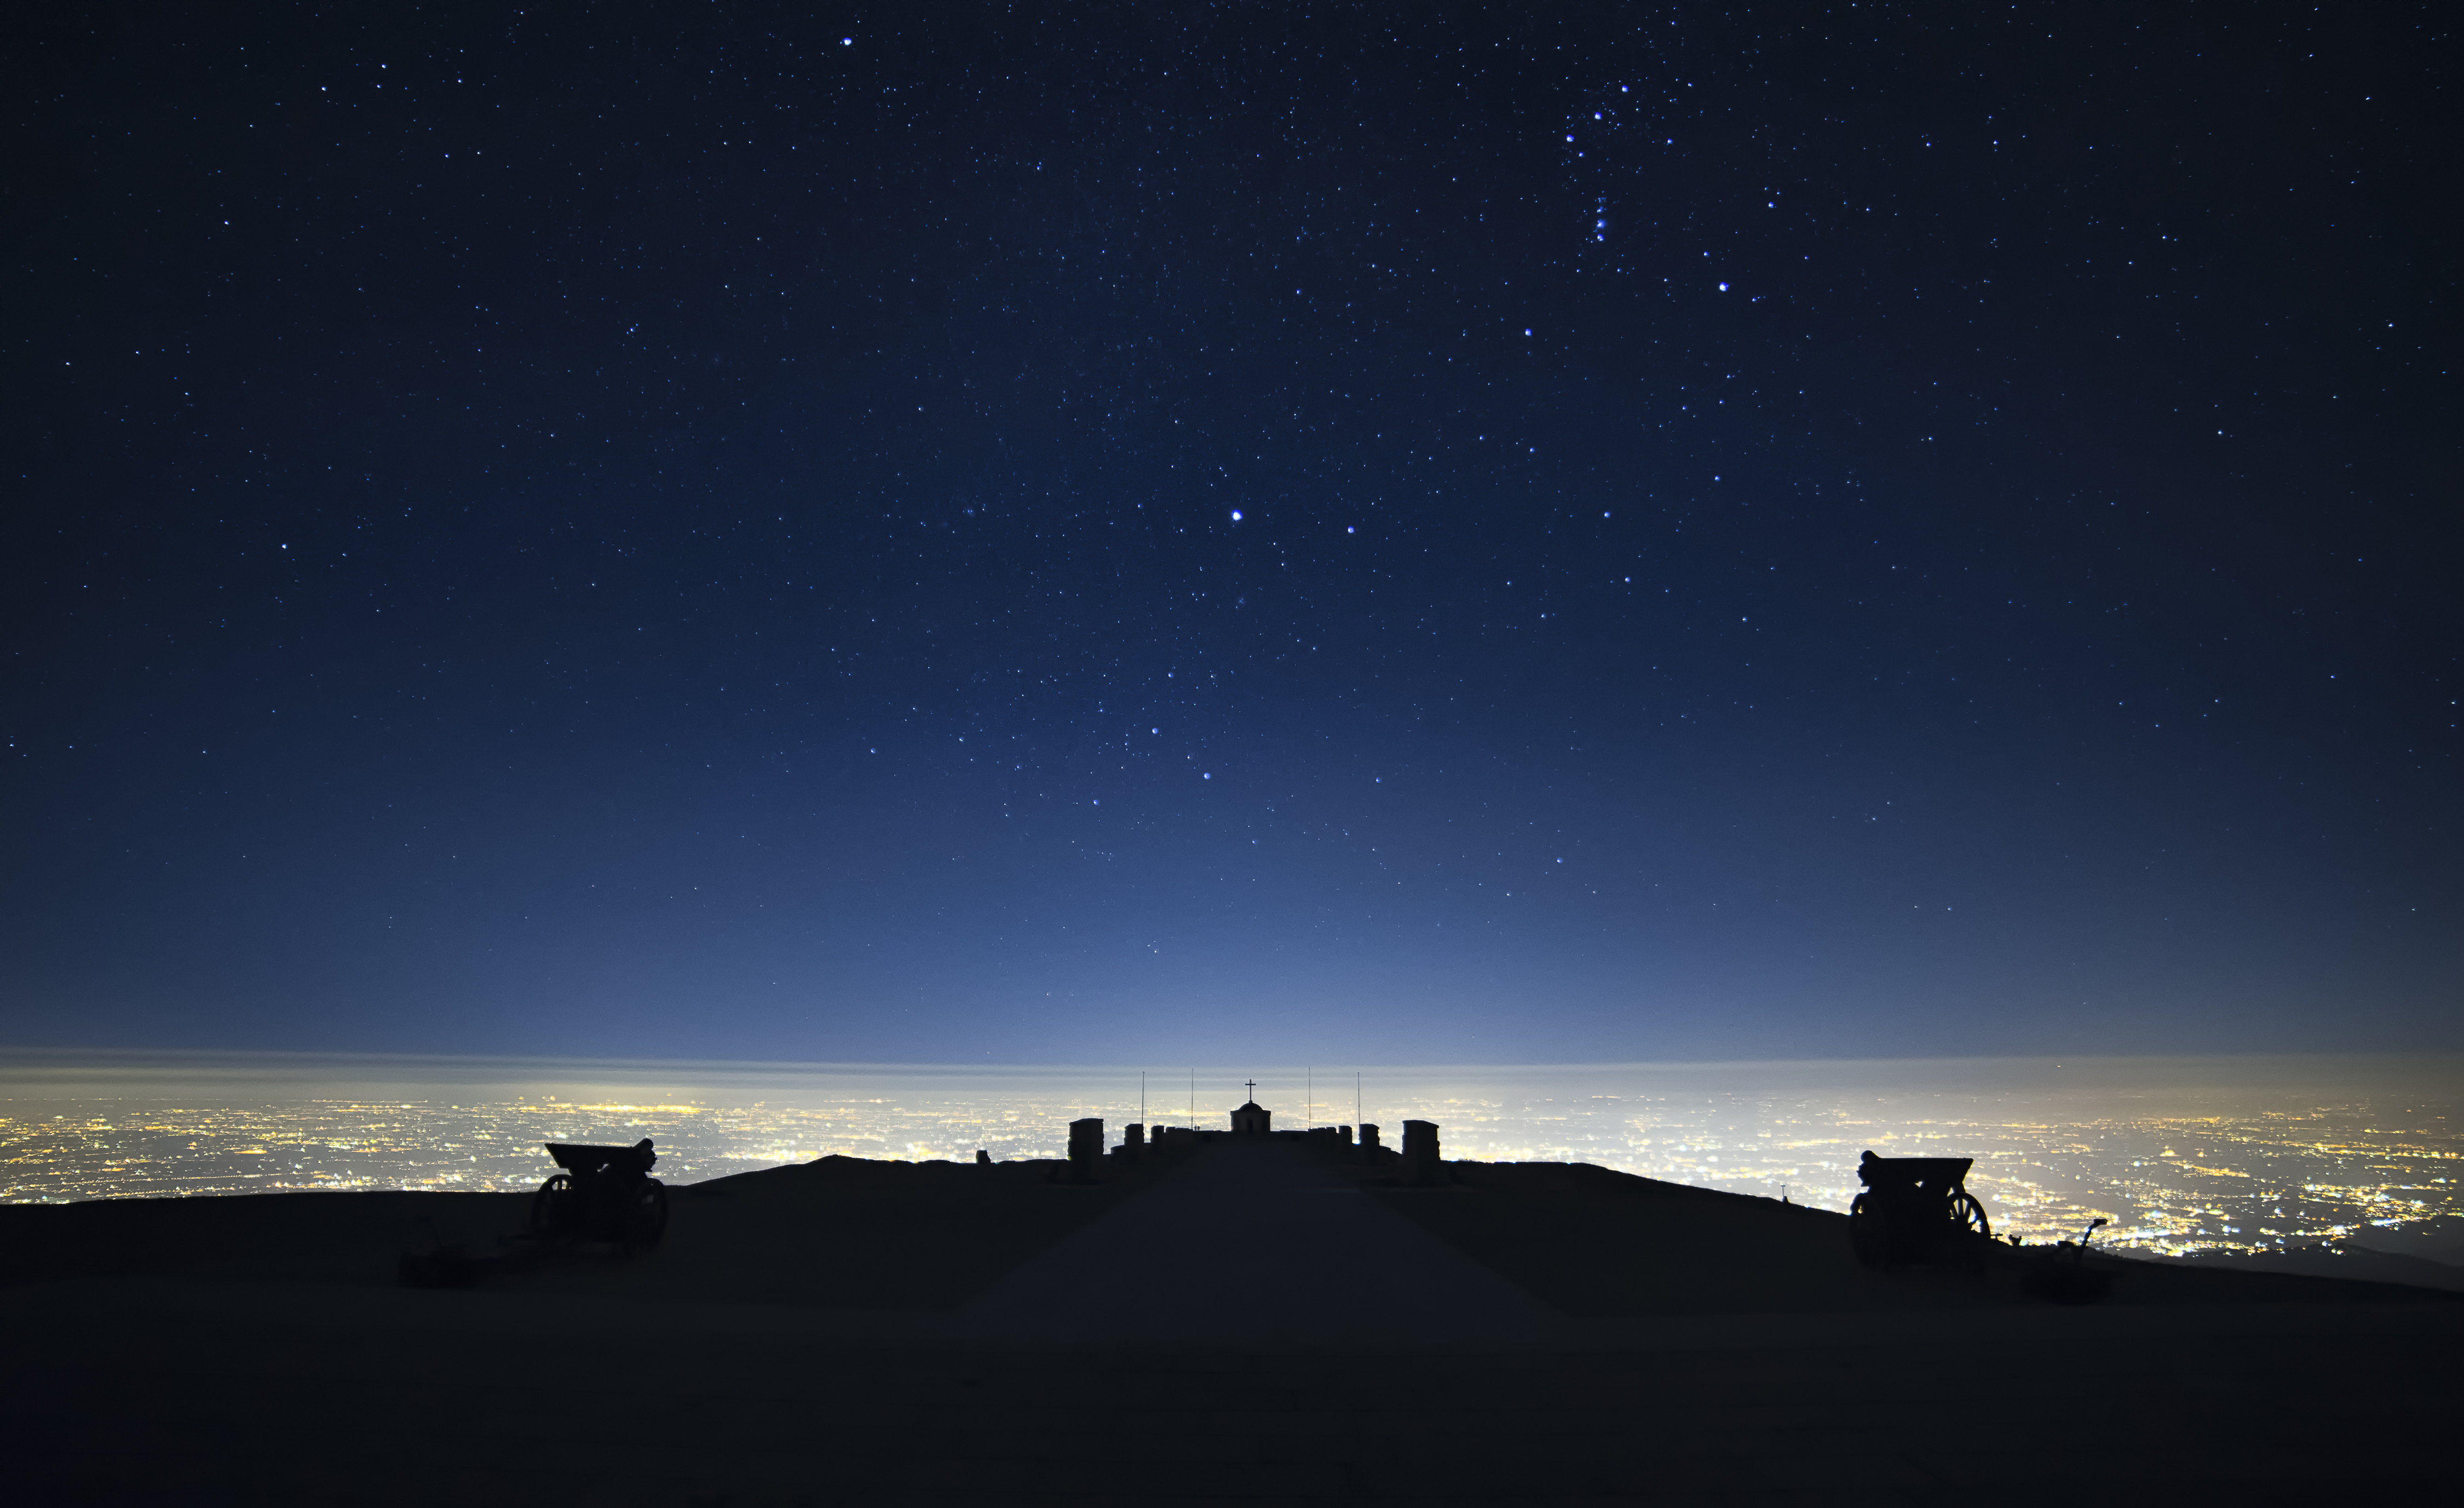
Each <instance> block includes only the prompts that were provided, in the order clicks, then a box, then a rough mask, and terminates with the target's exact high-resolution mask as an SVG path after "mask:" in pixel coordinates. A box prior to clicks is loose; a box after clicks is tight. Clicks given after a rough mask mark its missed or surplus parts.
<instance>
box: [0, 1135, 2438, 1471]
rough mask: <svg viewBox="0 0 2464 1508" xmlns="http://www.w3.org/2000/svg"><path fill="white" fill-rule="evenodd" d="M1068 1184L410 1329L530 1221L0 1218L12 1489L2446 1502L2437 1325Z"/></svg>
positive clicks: (1583, 1233) (703, 1217) (1597, 1183)
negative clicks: (421, 1280) (437, 1237)
mask: <svg viewBox="0 0 2464 1508" xmlns="http://www.w3.org/2000/svg"><path fill="white" fill-rule="evenodd" d="M1060 1171H1061V1169H1059V1167H1058V1165H1054V1164H1028V1163H1017V1164H1004V1165H997V1166H992V1167H977V1166H969V1165H950V1164H932V1163H926V1164H896V1163H868V1162H859V1161H855V1160H852V1159H844V1158H832V1159H824V1160H822V1161H820V1162H817V1163H813V1164H805V1165H801V1166H797V1167H791V1168H781V1169H769V1170H766V1171H762V1172H757V1173H747V1174H740V1175H737V1176H735V1177H731V1178H726V1179H719V1180H714V1181H712V1182H710V1183H706V1184H701V1185H694V1186H690V1187H686V1188H681V1189H678V1190H677V1191H675V1200H674V1209H673V1219H672V1223H671V1228H670V1234H669V1240H668V1244H667V1245H666V1246H665V1247H663V1248H662V1249H661V1250H660V1251H659V1252H658V1253H657V1254H656V1255H654V1256H652V1257H647V1258H644V1259H640V1260H636V1261H632V1262H614V1261H598V1262H586V1263H580V1264H576V1265H572V1266H568V1267H562V1268H554V1269H549V1270H543V1271H537V1272H531V1273H526V1274H520V1275H517V1276H513V1277H509V1278H506V1279H503V1280H501V1281H493V1282H490V1283H487V1284H485V1285H483V1286H482V1287H480V1288H478V1289H476V1290H472V1291H458V1292H431V1291H416V1290H406V1289H401V1288H397V1287H394V1286H392V1285H391V1281H390V1279H391V1276H392V1261H393V1257H394V1255H395V1253H396V1252H397V1251H398V1250H399V1249H400V1248H401V1247H402V1246H403V1245H404V1244H405V1243H406V1241H407V1240H408V1239H409V1238H410V1237H411V1236H412V1235H414V1234H423V1235H424V1230H425V1227H423V1226H422V1225H421V1223H420V1222H419V1220H418V1219H417V1218H416V1216H417V1215H419V1214H421V1213H425V1214H427V1215H428V1216H429V1221H430V1222H431V1223H432V1224H433V1225H434V1226H435V1227H436V1228H438V1229H439V1231H440V1232H441V1233H442V1234H444V1235H447V1236H449V1237H451V1238H458V1239H461V1240H464V1241H468V1242H472V1243H473V1244H474V1245H475V1244H482V1243H483V1241H484V1238H486V1237H487V1236H489V1235H493V1234H494V1233H495V1231H498V1230H504V1229H511V1228H513V1227H515V1226H517V1225H518V1224H519V1223H520V1222H521V1220H522V1218H523V1215H524V1213H525V1212H526V1209H527V1201H526V1200H525V1199H524V1198H523V1197H522V1196H519V1195H429V1194H398V1193H397V1194H316V1195H273V1196H259V1197H253V1198H241V1199H228V1200H210V1199H199V1200H172V1201H143V1202H128V1203H117V1204H97V1205H78V1206H69V1207H33V1208H30V1207H23V1206H20V1207H15V1208H8V1209H0V1251H5V1253H6V1254H7V1258H8V1262H9V1266H8V1269H7V1271H8V1272H9V1274H10V1277H11V1281H10V1282H9V1284H8V1286H6V1287H5V1288H0V1324H5V1325H6V1326H7V1327H8V1333H9V1334H10V1335H11V1338H12V1361H13V1362H14V1363H15V1369H16V1372H17V1375H19V1376H20V1377H21V1378H25V1379H31V1380H32V1382H31V1384H30V1385H29V1386H28V1387H26V1388H23V1389H21V1391H22V1395H23V1396H22V1398H21V1401H20V1402H19V1403H17V1404H16V1405H15V1407H14V1408H13V1410H12V1411H11V1413H10V1415H9V1425H8V1428H9V1431H10V1444H11V1450H12V1454H13V1456H14V1458H15V1459H16V1460H18V1461H19V1462H21V1463H24V1465H23V1466H22V1468H21V1479H25V1480H29V1481H31V1482H32V1483H33V1487H34V1490H35V1491H34V1497H37V1498H41V1499H42V1500H92V1501H122V1500H158V1499H174V1498H176V1499H178V1500H182V1501H223V1500H229V1501H250V1502H259V1501H277V1500H305V1499H311V1498H314V1499H317V1500H335V1501H363V1502H401V1503H413V1502H416V1503H420V1504H423V1505H428V1504H433V1503H437V1502H456V1503H459V1502H503V1501H512V1500H515V1499H549V1500H558V1501H561V1500H567V1499H570V1498H573V1497H576V1496H582V1497H588V1498H589V1499H590V1500H592V1501H594V1502H608V1503H643V1504H651V1503H662V1504H673V1505H683V1504H687V1503H711V1504H715V1503H721V1502H724V1503H727V1504H731V1505H737V1504H747V1503H770V1502H777V1503H796V1502H866V1503H871V1502H898V1501H911V1502H968V1503H974V1502H987V1501H1004V1502H1008V1501H1032V1502H1056V1503H1057V1502H1068V1503H1080V1502H1099V1501H1109V1500H1115V1499H1117V1500H1122V1501H1128V1500H1131V1499H1133V1498H1138V1499H1143V1498H1148V1497H1153V1496H1154V1495H1155V1493H1157V1492H1159V1491H1161V1492H1169V1493H1170V1494H1171V1495H1172V1496H1173V1497H1175V1498H1176V1500H1177V1501H1182V1502H1199V1503H1203V1502H1234V1501H1246V1502H1256V1501H1295V1500H1315V1499H1317V1498H1321V1497H1323V1498H1329V1499H1336V1498H1339V1499H1341V1500H1343V1501H1345V1502H1347V1503H1357V1502H1388V1501H1391V1502H1412V1503H1428V1502H1450V1501H1451V1502H1484V1503H1485V1502H1497V1501H1528V1502H1558V1501H1631V1500H1638V1499H1643V1498H1659V1497H1670V1498H1673V1499H1676V1500H1683V1501H1779V1500H1788V1501H1800V1500H1805V1499H1807V1498H1809V1497H1820V1498H1821V1499H1822V1500H1826V1501H1849V1502H1864V1501H1879V1502H1933V1501H1948V1500H1952V1499H1954V1498H1956V1499H1958V1500H1962V1501H1965V1500H1968V1499H1969V1498H1971V1497H1974V1496H1975V1495H1976V1493H1977V1492H1978V1490H1979V1486H1980V1484H1988V1485H1990V1486H1991V1497H1993V1498H1994V1499H1995V1500H1996V1501H2021V1502H2025V1501H2039V1500H2041V1501H2055V1500H2064V1499H2065V1498H2066V1497H2068V1496H2069V1495H2070V1494H2071V1493H2072V1492H2073V1491H2074V1490H2075V1488H2076V1486H2077V1482H2076V1480H2075V1479H2074V1476H2073V1475H2072V1474H2073V1473H2074V1472H2075V1471H2079V1470H2084V1471H2088V1472H2089V1473H2090V1474H2091V1475H2093V1476H2094V1478H2095V1479H2096V1480H2098V1481H2102V1482H2106V1483H2128V1484H2130V1486H2131V1487H2132V1489H2133V1490H2134V1491H2138V1492H2145V1491H2152V1490H2156V1489H2160V1488H2167V1487H2169V1488H2171V1489H2173V1490H2176V1491H2195V1492H2196V1493H2198V1494H2199V1495H2201V1496H2202V1497H2209V1496H2213V1495H2215V1494H2217V1493H2220V1492H2222V1493H2231V1492H2236V1491H2239V1492H2251V1493H2257V1494H2260V1495H2262V1496H2269V1497H2280V1496H2282V1495H2283V1494H2284V1493H2286V1492H2288V1491H2291V1490H2294V1489H2295V1488H2297V1487H2300V1486H2304V1485H2307V1486H2311V1487H2318V1488H2324V1487H2326V1486H2328V1485H2330V1484H2348V1483H2349V1481H2350V1479H2351V1476H2352V1475H2354V1474H2356V1473H2359V1474H2360V1475H2365V1476H2367V1477H2368V1478H2369V1479H2371V1480H2372V1481H2373V1482H2374V1483H2377V1484H2380V1485H2391V1484H2403V1483H2416V1484H2422V1485H2426V1484H2428V1483H2429V1482H2431V1481H2433V1480H2435V1479H2437V1478H2438V1475H2439V1474H2441V1473H2443V1471H2444V1470H2445V1462H2444V1456H2443V1453H2442V1452H2441V1450H2440V1448H2439V1447H2438V1445H2437V1444H2436V1442H2438V1441H2441V1440H2443V1439H2444V1437H2445V1430H2446V1426H2447V1424H2448V1422H2450V1420H2451V1419H2452V1414H2453V1407H2454V1404H2455V1402H2456V1401H2457V1400H2456V1395H2455V1383H2454V1381H2453V1376H2452V1367H2451V1366H2449V1365H2448V1363H2447V1360H2446V1358H2448V1357H2451V1356H2452V1355H2453V1354H2454V1349H2455V1346H2456V1343H2457V1342H2458V1341H2464V1322H2459V1321H2464V1305H2459V1304H2457V1303H2456V1302H2454V1301H2453V1300H2451V1299H2450V1298H2449V1297H2448V1296H2445V1295H2441V1294H2434V1293H2428V1292H2424V1291H2422V1290H2416V1289H2404V1288H2393V1287H2388V1286H2385V1285H2374V1284H2360V1283H2341V1282H2334V1281H2328V1280H2323V1279H2296V1278H2274V1277H2270V1276H2268V1275H2256V1274H2240V1273H2224V1272H2206V1271H2199V1270H2185V1271H2168V1270H2162V1269H2150V1270H2149V1271H2147V1272H2142V1271H2140V1270H2139V1266H2138V1264H2132V1266H2131V1268H2130V1270H2129V1271H2128V1272H2127V1273H2126V1274H2125V1276H2124V1279H2123V1285H2122V1287H2121V1288H2120V1290H2119V1291H2118V1292H2117V1295H2116V1298H2115V1300H2114V1301H2113V1302H2112V1303H2111V1304H2109V1305H2105V1306H2101V1307H2098V1308H2094V1309H2083V1310H2082V1309H2057V1308H2052V1307H2048V1306H2045V1305H2042V1304H2036V1303H2034V1302H2033V1301H2030V1300H2026V1299H2025V1298H2024V1297H2023V1296H2021V1295H2019V1294H2018V1293H2017V1292H2016V1290H2015V1286H2014V1285H2013V1284H2011V1283H2010V1282H2009V1281H2008V1280H2007V1275H2005V1274H2002V1273H1998V1272H1995V1271H1991V1270H1989V1271H1988V1272H1987V1273H1985V1274H1984V1275H1982V1276H1981V1277H1978V1278H1974V1279H1970V1278H1967V1277H1965V1276H1963V1275H1957V1274H1942V1273H1930V1272H1923V1271H1910V1272H1906V1273H1901V1274H1873V1273H1865V1272H1862V1271H1860V1270H1859V1269H1856V1268H1855V1267H1854V1265H1853V1263H1852V1262H1851V1261H1850V1259H1849V1257H1848V1253H1847V1250H1846V1241H1845V1237H1844V1234H1843V1233H1842V1231H1841V1229H1840V1227H1841V1224H1842V1221H1841V1218H1840V1217H1839V1216H1837V1215H1834V1214H1828V1213H1823V1212H1818V1211H1809V1210H1802V1209H1794V1208H1790V1207H1785V1206H1781V1205H1778V1204H1775V1203H1773V1202H1771V1201H1769V1200H1757V1199H1750V1198H1745V1197H1742V1196H1737V1195H1730V1194H1723V1193H1716V1192H1712V1191H1703V1190H1694V1189H1687V1188H1683V1187H1682V1186H1677V1185H1670V1184H1663V1183H1657V1182H1654V1181H1653V1180H1649V1179H1639V1178H1631V1177H1627V1176H1625V1175H1622V1174H1616V1173H1611V1172H1607V1171H1605V1170H1603V1169H1592V1168H1584V1167H1567V1166H1562V1165H1531V1164H1519V1165H1485V1164H1456V1165H1453V1171H1454V1172H1455V1173H1457V1174H1459V1175H1460V1181H1459V1182H1456V1183H1452V1184H1450V1185H1448V1186H1447V1187H1442V1188H1436V1189H1427V1190H1416V1189H1401V1188H1384V1187H1379V1186H1378V1185H1377V1184H1376V1183H1375V1181H1374V1179H1372V1178H1369V1177H1367V1176H1365V1175H1364V1172H1363V1170H1362V1169H1357V1168H1353V1167H1350V1166H1346V1165H1342V1164H1339V1163H1330V1162H1328V1161H1325V1160H1323V1159H1320V1158H1316V1157H1313V1156H1310V1155H1309V1154H1308V1153H1307V1152H1306V1151H1304V1150H1303V1149H1302V1148H1300V1147H1292V1146H1290V1145H1288V1144H1275V1143H1262V1144H1254V1145H1250V1146H1245V1147H1244V1146H1239V1145H1234V1144H1230V1143H1227V1142H1219V1143H1216V1144H1214V1145H1211V1146H1207V1147H1200V1148H1199V1150H1198V1151H1196V1152H1195V1153H1194V1154H1191V1155H1190V1156H1189V1157H1188V1158H1187V1159H1186V1160H1184V1161H1180V1162H1173V1161H1168V1160H1166V1161H1156V1162H1150V1163H1147V1164H1145V1165H1142V1166H1141V1167H1140V1168H1138V1169H1134V1170H1131V1171H1128V1172H1126V1173H1121V1174H1119V1175H1116V1176H1114V1177H1112V1178H1111V1179H1110V1180H1108V1181H1106V1182H1104V1183H1101V1184H1096V1185H1093V1186H1081V1185H1072V1184H1069V1183H1067V1182H1066V1181H1047V1180H1053V1179H1056V1178H1057V1177H1058V1176H1059V1174H1060ZM2143 1279H2145V1281H2143ZM617 1420H621V1421H623V1422H624V1427H623V1428H621V1429H614V1430H611V1428H610V1422H611V1421H617ZM132 1422H137V1423H141V1424H142V1428H140V1429H136V1430H134V1431H133V1432H132V1428H131V1426H132ZM1912 1423H1921V1428H1918V1429H1916V1430H1915V1431H1914V1432H1913V1433H1912V1432H1911V1425H1912ZM2048 1453H2051V1455H2050V1456H2049V1455H2048ZM2049 1459H2059V1460H2061V1461H2063V1462H2065V1463H2069V1464H2066V1465H2064V1467H2063V1469H2062V1471H2061V1472H2059V1473H2057V1474H2048V1473H2039V1472H2035V1471H2034V1470H2033V1469H2032V1468H2029V1467H2028V1466H2027V1464H2026V1463H2029V1462H2032V1461H2045V1460H2049ZM2057 1478H2058V1479H2057ZM30 1500H34V1499H33V1498H30Z"/></svg>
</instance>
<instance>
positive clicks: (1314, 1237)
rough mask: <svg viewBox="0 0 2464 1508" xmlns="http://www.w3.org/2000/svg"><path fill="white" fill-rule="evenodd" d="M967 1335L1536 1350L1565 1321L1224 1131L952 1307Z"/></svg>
mask: <svg viewBox="0 0 2464 1508" xmlns="http://www.w3.org/2000/svg"><path fill="white" fill-rule="evenodd" d="M952 1322H953V1329H954V1333H963V1334H965V1335H967V1336H969V1337H970V1338H975V1339H1007V1340H1017V1341H1035V1340H1059V1341H1067V1342H1069V1343H1072V1344H1131V1345H1137V1344H1181V1343H1188V1342H1205V1343H1208V1344H1216V1345H1227V1346H1234V1347H1242V1348H1247V1347H1263V1346H1275V1347H1279V1348H1284V1347H1295V1346H1297V1347H1302V1348H1309V1347H1314V1346H1320V1345H1331V1344H1359V1343H1362V1342H1371V1343H1382V1344H1446V1345H1453V1346H1461V1345H1465V1344H1474V1345H1478V1344H1515V1343H1534V1344H1546V1343H1547V1342H1549V1341H1551V1340H1552V1339H1554V1338H1556V1337H1557V1335H1558V1334H1559V1332H1560V1331H1561V1330H1562V1328H1563V1324H1564V1322H1563V1320H1562V1318H1561V1317H1560V1316H1559V1315H1558V1314H1557V1313H1556V1312H1555V1311H1554V1310H1552V1309H1551V1308H1550V1307H1549V1306H1548V1305H1546V1304H1544V1303H1542V1302H1541V1301H1540V1300H1537V1299H1535V1298H1533V1297H1532V1296H1531V1295H1530V1294H1529V1293H1528V1292H1526V1291H1525V1290H1524V1289H1522V1288H1520V1287H1518V1286H1516V1285H1515V1284H1514V1283H1512V1282H1509V1281H1508V1280H1507V1279H1504V1278H1501V1277H1499V1276H1498V1275H1497V1274H1495V1273H1494V1272H1491V1271H1490V1270H1489V1269H1487V1268H1485V1267H1484V1266H1482V1265H1480V1264H1479V1263H1478V1262H1476V1261H1474V1260H1472V1259H1471V1258H1470V1257H1465V1256H1464V1255H1463V1253H1461V1252H1459V1251H1457V1250H1456V1249H1455V1248H1453V1247H1451V1246H1449V1245H1447V1244H1446V1243H1445V1242H1443V1241H1441V1240H1440V1239H1438V1238H1437V1237H1436V1236H1433V1235H1429V1234H1428V1233H1427V1232H1425V1231H1423V1230H1421V1229H1420V1228H1419V1226H1417V1225H1414V1224H1413V1223H1412V1222H1411V1221H1409V1220H1406V1219H1404V1218H1402V1217H1401V1216H1399V1215H1397V1214H1396V1213H1394V1212H1393V1211H1391V1210H1389V1209H1387V1208H1385V1206H1384V1205H1383V1204H1382V1203H1381V1202H1380V1201H1378V1200H1376V1199H1374V1198H1369V1197H1365V1196H1364V1195H1362V1194H1361V1193H1360V1191H1359V1190H1358V1188H1357V1186H1356V1185H1355V1184H1354V1183H1353V1182H1352V1181H1351V1180H1350V1179H1347V1178H1345V1177H1343V1176H1342V1175H1341V1174H1340V1173H1339V1172H1337V1171H1336V1170H1334V1169H1329V1168H1327V1167H1325V1166H1324V1165H1322V1164H1321V1163H1320V1162H1319V1161H1318V1160H1317V1159H1316V1158H1315V1157H1313V1156H1311V1155H1310V1154H1309V1151H1308V1150H1307V1149H1305V1148H1303V1147H1295V1146H1291V1145H1289V1144H1287V1143H1283V1142H1270V1141H1260V1142H1241V1141H1230V1140H1226V1141H1221V1142H1217V1143H1215V1144H1213V1145H1211V1146H1208V1147H1203V1148H1201V1149H1200V1150H1199V1151H1198V1152H1197V1153H1195V1154H1194V1155H1193V1156H1192V1157H1191V1159H1190V1161H1189V1163H1188V1165H1187V1166H1186V1167H1184V1168H1182V1169H1179V1170H1178V1171H1177V1172H1176V1173H1175V1174H1174V1175H1173V1176H1171V1177H1169V1178H1167V1179H1165V1180H1164V1181H1163V1182H1162V1183H1160V1184H1158V1185H1156V1186H1155V1188H1153V1189H1151V1190H1148V1191H1146V1192H1144V1193H1142V1194H1140V1195H1139V1196H1137V1197H1136V1198H1134V1199H1132V1200H1130V1201H1129V1202H1128V1203H1126V1204H1123V1205H1121V1206H1120V1207H1119V1208H1117V1209H1114V1210H1112V1211H1111V1212H1109V1213H1106V1214H1104V1215H1102V1216H1101V1217H1099V1218H1097V1219H1095V1220H1094V1221H1091V1222H1090V1223H1089V1224H1088V1225H1087V1226H1085V1227H1083V1228H1082V1229H1080V1230H1079V1231H1077V1232H1076V1233H1075V1234H1073V1235H1070V1236H1069V1237H1067V1239H1065V1240H1064V1241H1062V1242H1061V1243H1060V1244H1059V1245H1057V1246H1055V1247H1054V1248H1053V1249H1051V1250H1050V1251H1048V1252H1045V1254H1044V1255H1043V1256H1041V1257H1036V1258H1035V1259H1034V1260H1032V1261H1030V1262H1028V1263H1026V1264H1025V1265H1024V1266H1023V1267H1020V1268H1018V1269H1017V1270H1015V1271H1013V1272H1012V1273H1010V1274H1009V1275H1008V1276H1007V1277H1005V1278H1003V1279H1001V1280H1000V1281H998V1282H996V1283H994V1284H993V1285H992V1287H991V1288H989V1289H988V1290H986V1291H985V1292H984V1293H982V1294H981V1295H979V1296H978V1297H977V1298H976V1299H975V1300H974V1301H972V1302H970V1303H968V1304H967V1305H965V1306H964V1307H963V1308H961V1309H959V1310H958V1311H957V1313H956V1314H955V1315H953V1316H952Z"/></svg>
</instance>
